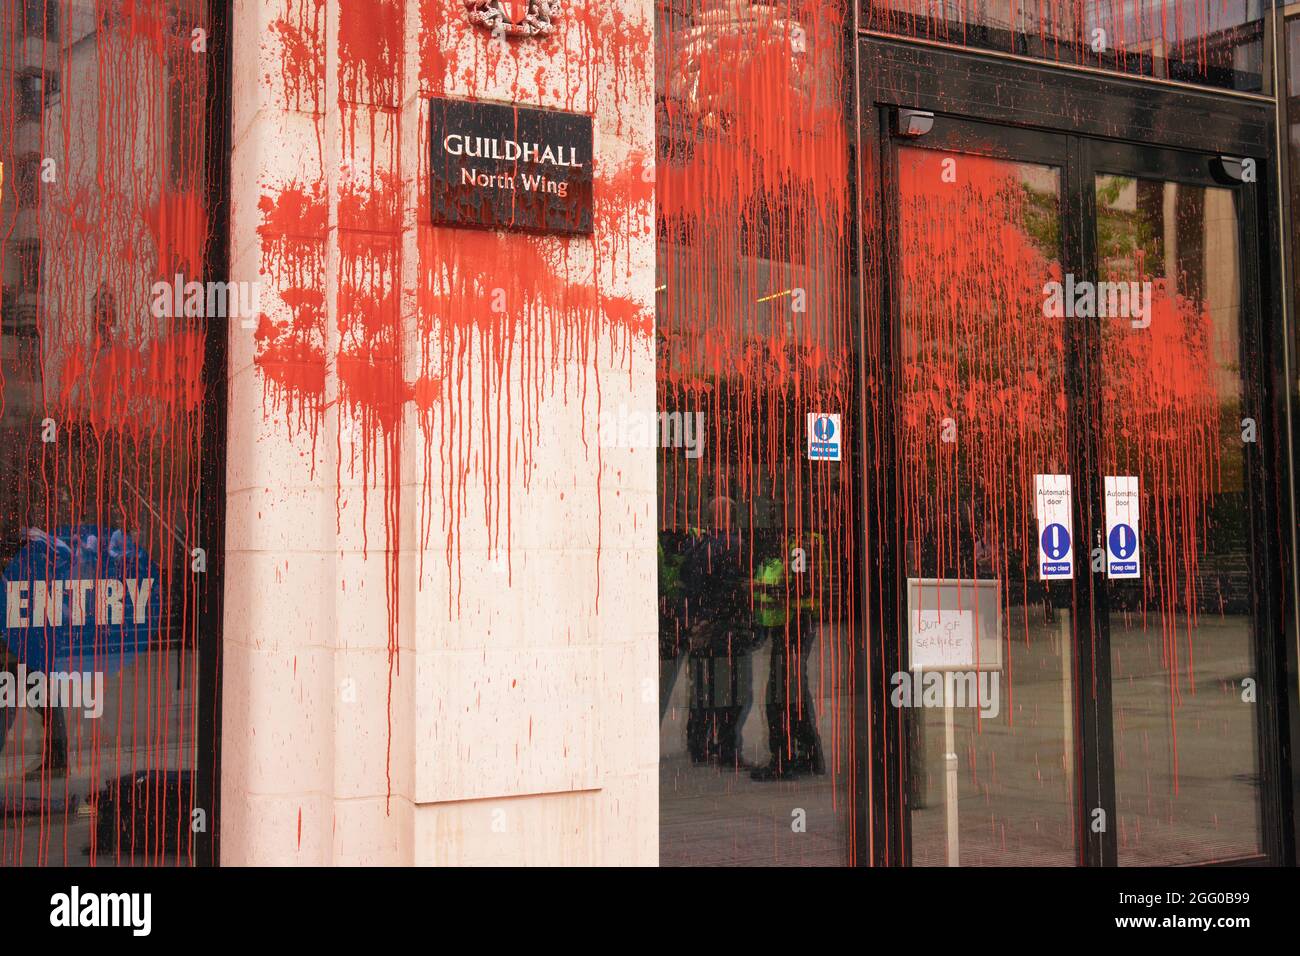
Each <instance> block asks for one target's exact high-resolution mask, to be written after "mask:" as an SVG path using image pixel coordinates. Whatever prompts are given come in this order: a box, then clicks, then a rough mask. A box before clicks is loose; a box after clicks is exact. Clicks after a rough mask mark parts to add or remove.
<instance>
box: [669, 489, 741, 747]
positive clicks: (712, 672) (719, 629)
mask: <svg viewBox="0 0 1300 956" xmlns="http://www.w3.org/2000/svg"><path fill="white" fill-rule="evenodd" d="M709 511H710V519H711V528H712V530H711V531H709V532H708V533H707V534H703V535H701V536H700V537H699V538H698V539H697V540H696V541H695V543H694V545H693V546H692V547H691V549H690V550H689V551H688V552H687V554H686V556H685V558H684V559H683V562H682V588H683V591H684V594H685V608H686V612H685V617H686V621H687V626H688V634H689V647H690V669H691V670H690V676H691V708H690V713H689V714H688V716H687V720H686V742H687V748H688V749H689V751H690V754H691V759H692V760H693V761H695V762H696V763H706V762H708V763H718V764H721V765H722V766H730V767H732V768H733V769H740V767H741V766H742V765H743V761H742V759H741V728H742V727H743V726H744V721H745V715H746V714H747V713H748V711H749V707H750V704H751V703H752V688H751V686H750V685H751V681H752V674H751V667H750V651H751V650H752V648H753V627H752V623H751V618H750V608H749V593H748V589H747V588H746V587H745V577H746V575H745V568H744V562H743V559H742V555H741V548H740V535H739V534H737V532H736V528H735V516H734V514H733V511H734V505H733V504H732V501H731V499H730V498H722V497H719V498H715V499H713V501H712V502H711V503H710V506H709Z"/></svg>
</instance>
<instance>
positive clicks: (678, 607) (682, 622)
mask: <svg viewBox="0 0 1300 956" xmlns="http://www.w3.org/2000/svg"><path fill="white" fill-rule="evenodd" d="M695 537H696V536H694V535H692V534H690V533H683V532H669V531H661V532H659V720H660V722H661V723H662V722H663V719H664V715H665V714H667V713H668V704H669V703H670V702H671V700H672V696H673V687H675V686H676V684H677V675H678V673H679V672H680V671H681V668H682V662H683V661H684V660H686V653H685V651H686V646H685V645H686V629H685V628H686V604H685V599H686V595H685V592H684V589H683V587H682V561H683V560H684V558H685V555H686V552H687V550H688V549H689V547H690V544H691V542H692V541H693V540H694V538H695Z"/></svg>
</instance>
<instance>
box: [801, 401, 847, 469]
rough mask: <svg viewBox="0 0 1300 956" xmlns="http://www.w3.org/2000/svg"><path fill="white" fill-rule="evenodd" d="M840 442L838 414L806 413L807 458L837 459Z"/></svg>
mask: <svg viewBox="0 0 1300 956" xmlns="http://www.w3.org/2000/svg"><path fill="white" fill-rule="evenodd" d="M842 444H843V440H842V439H841V438H840V416H839V415H827V414H825V413H822V412H809V413H808V458H809V459H810V460H812V461H839V460H840V449H841V447H842Z"/></svg>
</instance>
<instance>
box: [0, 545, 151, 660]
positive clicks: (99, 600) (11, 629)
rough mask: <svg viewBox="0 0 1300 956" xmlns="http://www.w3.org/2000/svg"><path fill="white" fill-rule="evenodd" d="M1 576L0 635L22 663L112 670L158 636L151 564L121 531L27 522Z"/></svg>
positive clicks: (141, 549) (147, 556) (142, 550)
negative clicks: (33, 525)
mask: <svg viewBox="0 0 1300 956" xmlns="http://www.w3.org/2000/svg"><path fill="white" fill-rule="evenodd" d="M25 537H26V539H27V541H26V543H25V544H24V545H23V546H22V548H20V549H19V551H18V554H17V555H15V557H14V559H13V560H12V561H10V562H9V566H8V567H6V568H5V570H4V575H3V576H2V577H0V627H2V628H3V630H0V639H3V641H4V644H5V645H6V646H7V647H8V648H9V650H10V651H11V652H12V653H13V654H14V655H15V656H16V657H17V658H18V659H19V660H20V661H21V662H22V663H23V664H25V665H26V666H27V667H28V669H30V670H34V671H42V672H44V673H50V672H51V671H63V670H73V671H86V670H96V671H103V672H105V673H107V674H111V673H113V672H115V671H116V670H117V669H118V668H119V667H121V666H122V665H123V664H125V663H127V662H128V661H129V660H130V659H131V658H132V657H133V656H134V655H135V653H136V651H137V650H143V649H144V648H145V647H146V646H147V645H148V643H149V640H150V639H151V638H154V639H156V638H158V637H159V636H160V635H159V625H160V622H161V619H162V614H161V608H162V604H163V600H164V598H165V595H164V594H163V593H162V581H161V579H160V577H159V575H158V568H157V567H156V566H155V565H154V563H153V561H151V560H150V559H149V555H148V554H147V553H145V551H144V549H143V548H139V547H137V546H136V543H135V541H134V540H133V539H132V538H131V536H130V535H128V534H127V533H126V532H124V531H121V530H119V529H109V528H99V527H96V526H95V525H70V526H64V527H61V528H58V529H56V530H55V531H54V533H53V534H51V533H48V532H45V531H41V530H39V529H37V528H28V529H27V531H26V533H25Z"/></svg>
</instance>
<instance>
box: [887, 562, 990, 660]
mask: <svg viewBox="0 0 1300 956" xmlns="http://www.w3.org/2000/svg"><path fill="white" fill-rule="evenodd" d="M1001 585H1002V582H1001V581H999V580H998V579H996V578H981V579H975V578H908V579H907V636H908V647H909V650H910V656H909V661H910V667H911V669H912V670H914V671H965V670H981V671H996V670H1001V669H1002V602H1001V598H1000V594H1001Z"/></svg>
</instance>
